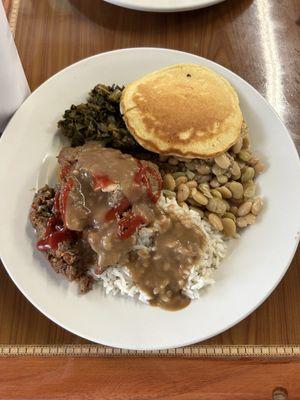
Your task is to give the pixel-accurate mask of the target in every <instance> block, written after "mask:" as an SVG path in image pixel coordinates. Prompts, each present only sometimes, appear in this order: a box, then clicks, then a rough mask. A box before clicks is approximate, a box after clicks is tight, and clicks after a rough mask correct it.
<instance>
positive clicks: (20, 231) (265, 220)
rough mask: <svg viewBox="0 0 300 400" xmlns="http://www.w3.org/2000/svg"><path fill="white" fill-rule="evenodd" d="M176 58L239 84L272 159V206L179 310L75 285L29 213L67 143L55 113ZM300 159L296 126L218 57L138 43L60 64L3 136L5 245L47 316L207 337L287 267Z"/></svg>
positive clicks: (95, 330) (172, 339) (0, 208)
mask: <svg viewBox="0 0 300 400" xmlns="http://www.w3.org/2000/svg"><path fill="white" fill-rule="evenodd" d="M176 63H199V64H203V65H206V66H208V67H210V68H213V69H214V70H215V71H217V72H218V73H220V74H222V75H223V76H224V77H226V78H227V79H228V80H229V81H230V82H231V83H232V84H233V86H234V87H235V88H236V90H237V92H238V94H239V98H240V103H241V108H242V111H243V113H244V116H245V119H246V121H247V123H248V124H249V128H250V134H251V138H252V141H253V149H254V150H255V151H256V153H257V154H258V155H259V156H260V157H261V158H262V159H263V161H264V162H266V163H267V165H268V170H267V172H266V173H264V174H263V175H262V176H261V177H260V178H259V186H260V189H261V193H262V195H263V197H264V198H265V203H266V206H265V209H264V212H263V214H262V215H261V217H259V218H258V222H257V223H256V224H255V225H254V226H252V227H251V228H250V229H248V230H246V231H245V232H244V233H243V234H242V237H241V238H240V239H239V240H237V241H233V244H232V246H231V247H232V248H231V249H230V252H229V253H230V254H229V255H228V257H227V258H226V259H225V261H224V262H223V263H222V265H221V267H220V270H219V271H218V272H217V273H216V276H215V278H216V283H215V285H213V286H211V287H209V288H208V289H207V290H205V291H204V292H203V295H202V297H201V299H200V300H197V301H193V302H192V303H191V305H190V306H189V307H187V308H185V309H183V310H181V311H177V312H167V311H164V310H162V309H159V308H155V307H150V306H147V305H143V304H140V303H138V302H136V301H133V300H132V299H128V298H121V297H113V296H105V295H104V294H103V292H102V291H101V290H100V289H98V290H97V289H95V290H93V291H91V292H90V293H88V294H87V295H78V292H77V286H76V285H75V284H70V283H69V282H67V281H66V280H64V279H63V278H62V277H61V276H58V275H56V274H55V273H54V272H53V271H52V269H51V268H50V267H49V266H48V264H47V262H46V261H45V260H44V258H43V256H42V255H41V254H39V253H38V252H37V251H36V249H35V244H34V243H35V239H34V234H33V231H32V228H31V226H30V224H29V222H28V211H29V208H30V204H31V201H32V198H33V194H34V189H33V188H34V187H35V182H36V176H37V172H38V170H39V168H40V165H41V162H42V160H43V158H44V157H45V155H47V154H52V155H56V154H57V152H58V151H59V149H60V148H61V146H62V142H61V138H60V136H59V135H57V134H55V131H56V124H57V121H58V120H59V119H60V118H61V115H62V113H63V112H64V110H65V109H66V108H68V107H69V106H70V105H71V104H73V103H75V104H76V103H80V102H81V101H84V100H85V98H86V95H87V93H88V92H89V90H90V89H92V88H93V87H94V86H95V85H96V84H97V83H99V82H102V83H106V84H111V83H119V84H126V83H128V82H131V81H132V80H134V79H136V78H138V77H139V76H141V75H143V74H146V73H148V72H151V71H153V70H155V69H158V68H162V67H165V66H167V65H170V64H176ZM299 182H300V168H299V159H298V155H297V153H296V150H295V147H294V145H293V143H292V140H291V139H290V136H289V133H288V132H287V130H286V128H285V127H284V126H283V124H282V123H281V121H280V119H279V118H278V116H277V115H276V113H275V112H274V111H273V109H272V108H271V107H270V105H269V104H268V103H267V102H266V101H265V100H264V99H263V98H262V97H261V96H260V94H259V93H258V92H257V91H256V90H255V89H253V88H252V87H251V86H250V85H249V84H248V83H247V82H245V81H244V80H243V79H241V78H239V77H238V76H237V75H235V74H234V73H232V72H230V71H229V70H227V69H225V68H223V67H221V66H220V65H218V64H215V63H213V62H212V61H209V60H206V59H204V58H200V57H197V56H195V55H192V54H187V53H182V52H179V51H174V50H166V49H153V48H135V49H125V50H119V51H113V52H109V53H103V54H99V55H96V56H94V57H91V58H87V59H85V60H82V61H80V62H78V63H76V64H74V65H71V66H70V67H68V68H66V69H64V70H63V71H61V72H59V73H58V74H56V75H55V76H53V77H52V78H50V79H49V80H48V81H46V82H45V83H44V84H43V85H42V86H40V87H39V88H38V89H37V90H36V91H35V92H34V93H33V94H32V95H31V96H30V97H29V98H28V99H27V100H26V101H25V103H24V104H23V105H22V106H21V107H20V109H19V110H18V111H17V113H16V114H15V116H14V117H13V119H12V120H11V122H10V124H9V125H8V127H7V129H6V130H5V132H4V135H3V137H2V139H1V141H0V187H1V196H0V220H1V228H0V245H1V247H0V254H1V256H2V260H3V262H4V264H5V266H6V268H7V271H8V273H9V274H10V276H11V278H12V279H13V280H14V282H15V283H16V285H17V286H18V288H19V289H20V290H21V291H22V293H23V294H24V295H25V296H26V297H27V298H28V299H29V300H30V301H31V302H32V303H33V304H34V305H35V306H36V307H37V308H38V309H39V310H40V311H41V312H42V313H44V314H45V315H46V316H47V317H49V318H50V319H52V320H53V321H54V322H56V323H57V324H59V325H61V326H62V327H64V328H66V329H68V330H69V331H71V332H73V333H76V334H77V335H80V336H82V337H84V338H86V339H90V340H92V341H95V342H99V343H103V344H106V345H111V346H115V347H123V348H127V349H164V348H171V347H176V346H183V345H187V344H191V343H194V342H198V341H201V340H204V339H207V338H209V337H211V336H213V335H216V334H218V333H220V332H222V331H224V330H225V329H228V328H230V327H231V326H232V325H234V324H236V323H237V322H239V321H240V320H241V319H243V318H245V317H246V316H247V315H248V314H249V313H251V312H252V311H254V310H255V308H256V307H257V306H258V305H260V304H261V303H262V302H263V301H264V300H265V299H266V297H267V296H268V295H269V294H270V293H271V292H272V290H273V289H274V288H275V287H276V285H277V284H278V282H279V281H280V279H281V278H282V277H283V275H284V273H285V272H286V269H287V268H288V266H289V263H290V262H291V259H292V257H293V254H294V252H295V249H296V246H297V243H298V237H299V225H300V224H299V219H300V218H299V217H300V215H299V198H300V185H299Z"/></svg>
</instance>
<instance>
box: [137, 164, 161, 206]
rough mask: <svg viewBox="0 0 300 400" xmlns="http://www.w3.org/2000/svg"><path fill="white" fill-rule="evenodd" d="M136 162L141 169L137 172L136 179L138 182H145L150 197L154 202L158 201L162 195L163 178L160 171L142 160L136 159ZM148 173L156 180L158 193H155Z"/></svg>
mask: <svg viewBox="0 0 300 400" xmlns="http://www.w3.org/2000/svg"><path fill="white" fill-rule="evenodd" d="M136 162H137V165H138V167H139V169H138V171H137V172H136V173H135V176H134V180H135V182H136V183H139V184H143V185H144V186H145V187H146V190H147V195H148V197H149V198H150V199H151V200H152V202H153V203H156V202H157V200H158V199H159V197H160V193H161V189H162V180H161V177H160V175H159V172H158V171H157V170H156V169H155V168H151V167H149V166H148V165H145V164H143V163H142V162H141V161H140V160H136ZM148 175H149V177H151V176H152V178H153V179H154V180H155V181H156V184H157V191H156V193H154V191H153V188H152V186H151V183H150V180H149V177H148Z"/></svg>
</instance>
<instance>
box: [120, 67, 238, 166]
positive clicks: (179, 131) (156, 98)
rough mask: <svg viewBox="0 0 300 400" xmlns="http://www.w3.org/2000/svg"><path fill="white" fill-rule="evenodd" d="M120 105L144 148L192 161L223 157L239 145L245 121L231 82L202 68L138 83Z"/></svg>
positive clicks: (166, 72)
mask: <svg viewBox="0 0 300 400" xmlns="http://www.w3.org/2000/svg"><path fill="white" fill-rule="evenodd" d="M120 106H121V112H122V113H123V118H124V121H125V123H126V126H127V128H128V130H129V131H130V133H131V134H132V135H133V136H134V138H135V139H136V141H137V142H138V143H139V144H140V145H142V146H143V147H144V148H146V149H148V150H150V151H153V152H156V153H160V154H165V155H175V156H179V157H186V158H208V157H214V156H217V155H219V154H221V153H223V152H224V151H226V150H227V149H228V148H229V147H231V146H232V145H233V144H234V143H235V142H236V141H237V140H238V138H239V136H240V132H241V126H242V122H243V116H242V112H241V110H240V107H239V100H238V96H237V94H236V92H235V90H234V88H233V87H232V86H231V85H230V83H229V82H228V81H227V80H226V79H224V78H223V77H222V76H220V75H218V74H217V73H215V72H214V71H212V70H211V69H209V68H206V67H203V66H201V65H196V64H177V65H172V66H170V67H167V68H163V69H160V70H158V71H155V72H153V73H151V74H148V75H146V76H144V77H142V78H140V79H138V80H136V81H134V82H132V83H131V84H129V85H128V86H127V87H126V88H125V89H124V91H123V94H122V97H121V103H120Z"/></svg>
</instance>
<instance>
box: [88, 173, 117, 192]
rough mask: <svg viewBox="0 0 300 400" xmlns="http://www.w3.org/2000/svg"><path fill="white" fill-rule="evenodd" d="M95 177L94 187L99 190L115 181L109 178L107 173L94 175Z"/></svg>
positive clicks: (93, 177)
mask: <svg viewBox="0 0 300 400" xmlns="http://www.w3.org/2000/svg"><path fill="white" fill-rule="evenodd" d="M92 179H93V189H94V190H99V189H103V188H105V187H107V186H108V185H110V184H112V183H113V181H112V180H111V179H109V177H108V176H107V175H95V174H93V175H92Z"/></svg>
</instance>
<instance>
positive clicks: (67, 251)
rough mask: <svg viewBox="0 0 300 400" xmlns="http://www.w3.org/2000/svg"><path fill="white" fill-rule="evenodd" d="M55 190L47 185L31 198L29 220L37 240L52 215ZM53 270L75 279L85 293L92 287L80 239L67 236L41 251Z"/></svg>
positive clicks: (72, 279)
mask: <svg viewBox="0 0 300 400" xmlns="http://www.w3.org/2000/svg"><path fill="white" fill-rule="evenodd" d="M54 198H55V190H54V189H53V188H51V187H49V186H48V185H46V186H44V187H43V188H41V189H40V190H39V191H38V192H37V193H36V194H35V197H34V199H33V203H32V206H31V210H30V221H31V224H32V226H33V227H34V229H35V230H36V234H37V238H38V240H39V239H41V238H42V237H43V235H44V234H45V231H46V226H47V222H48V220H49V218H50V217H52V216H54ZM43 253H44V254H45V256H46V257H47V259H48V261H49V262H50V264H51V266H52V268H53V269H54V271H55V272H57V273H60V274H63V275H64V276H65V277H66V278H67V279H68V280H69V281H76V282H77V283H78V285H79V289H80V292H82V293H85V292H87V291H89V290H90V289H91V288H92V285H93V278H92V277H91V276H90V275H89V274H88V268H87V267H86V266H85V264H84V262H83V258H82V256H81V247H80V241H79V240H77V239H76V238H69V239H67V240H65V241H63V242H61V243H59V245H58V247H57V249H56V250H50V249H49V250H48V251H44V252H43Z"/></svg>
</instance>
